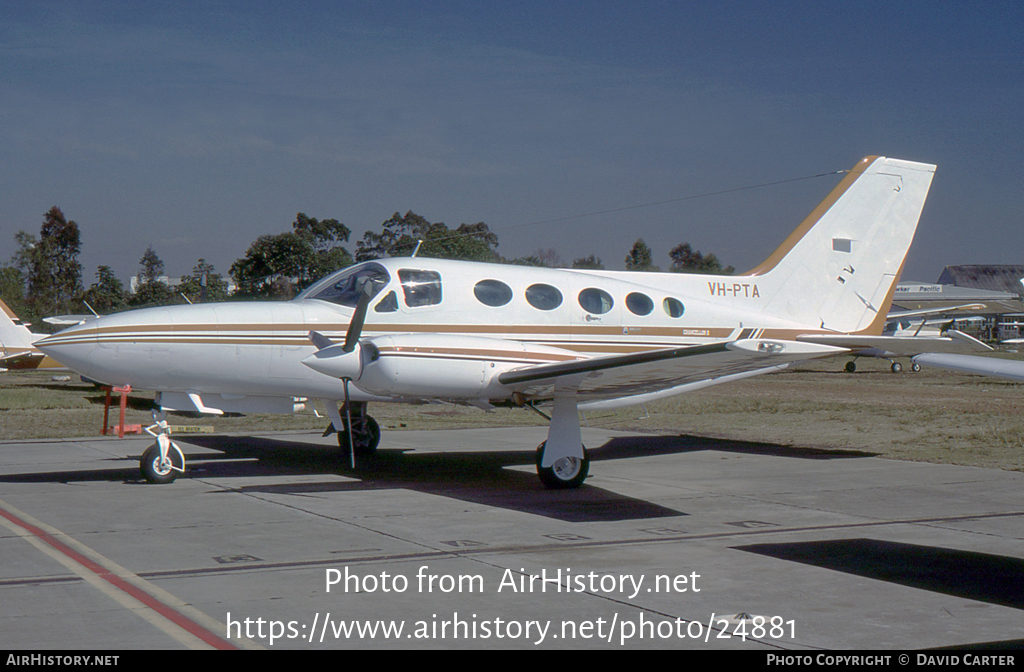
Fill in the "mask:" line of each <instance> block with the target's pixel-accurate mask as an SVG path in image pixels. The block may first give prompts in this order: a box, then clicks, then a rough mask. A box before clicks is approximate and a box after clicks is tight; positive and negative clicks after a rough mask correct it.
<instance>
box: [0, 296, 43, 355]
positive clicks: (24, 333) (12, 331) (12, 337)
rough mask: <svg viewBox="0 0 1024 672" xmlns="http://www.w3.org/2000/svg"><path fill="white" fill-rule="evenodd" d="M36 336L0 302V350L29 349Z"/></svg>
mask: <svg viewBox="0 0 1024 672" xmlns="http://www.w3.org/2000/svg"><path fill="white" fill-rule="evenodd" d="M36 338H38V336H36V335H34V334H33V333H32V332H31V331H29V330H28V327H26V326H25V325H24V324H22V323H21V320H19V319H18V316H17V315H15V314H14V311H13V310H11V309H10V307H8V305H7V304H6V303H4V302H3V301H2V300H0V348H3V349H5V350H6V349H9V348H31V347H32V341H34V340H35V339H36Z"/></svg>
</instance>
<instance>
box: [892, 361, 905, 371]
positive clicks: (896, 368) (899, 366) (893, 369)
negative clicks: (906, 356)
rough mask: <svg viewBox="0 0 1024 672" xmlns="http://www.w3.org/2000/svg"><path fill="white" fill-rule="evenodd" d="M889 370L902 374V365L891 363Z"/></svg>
mask: <svg viewBox="0 0 1024 672" xmlns="http://www.w3.org/2000/svg"><path fill="white" fill-rule="evenodd" d="M891 368H892V372H893V373H903V365H902V364H900V363H899V362H893V363H892V367H891Z"/></svg>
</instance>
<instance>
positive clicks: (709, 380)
mask: <svg viewBox="0 0 1024 672" xmlns="http://www.w3.org/2000/svg"><path fill="white" fill-rule="evenodd" d="M934 171H935V166H932V165H929V164H923V163H913V162H909V161H901V160H898V159H888V158H884V157H868V158H866V159H864V160H863V161H860V162H858V163H857V165H856V166H855V167H854V168H853V169H852V170H851V171H850V172H849V174H847V175H846V176H845V177H844V179H843V180H842V181H841V182H840V183H839V185H838V186H836V188H835V189H833V190H832V192H831V193H830V194H829V195H828V197H827V198H826V199H825V200H824V201H823V202H822V203H821V204H820V205H819V206H818V207H817V208H815V209H814V211H813V212H812V213H811V214H810V215H809V216H808V217H807V218H806V219H805V220H804V221H803V222H802V223H801V224H800V225H799V226H798V227H797V228H796V230H795V231H794V232H793V233H792V234H791V235H790V236H789V237H788V238H787V239H786V240H785V241H784V242H783V243H782V245H781V246H779V248H778V249H776V250H775V252H773V253H772V254H771V255H770V256H769V257H768V259H767V260H765V262H764V263H762V264H760V265H759V266H758V267H757V268H755V269H754V270H753V271H751V272H750V273H748V274H745V275H740V276H708V275H693V274H684V273H639V272H612V271H599V270H578V269H574V270H569V269H551V268H535V267H526V266H508V265H500V264H485V263H474V262H463V261H450V260H443V259H429V258H423V257H416V258H391V259H380V260H375V261H367V262H363V263H361V264H356V265H355V266H351V267H349V268H346V269H343V270H341V271H338V272H337V273H334V274H332V275H330V276H328V277H326V278H324V279H323V280H321V281H319V282H317V283H316V284H314V285H312V286H311V287H309V288H308V289H306V290H305V291H304V292H302V293H301V294H300V295H299V296H297V297H296V298H295V299H294V300H292V301H285V302H235V303H221V304H198V305H194V306H170V307H163V308H151V309H144V310H135V311H127V312H124V313H117V314H114V315H108V316H105V317H101V318H98V319H95V320H89V321H87V322H85V323H83V324H80V325H78V326H73V327H71V328H69V329H65V330H64V331H62V332H60V333H58V334H55V335H53V336H50V337H48V338H46V339H43V340H42V341H40V342H39V343H38V344H37V345H38V347H39V348H40V349H41V350H42V351H44V352H46V353H47V354H51V355H53V356H54V357H56V358H57V359H59V360H60V361H62V362H67V363H68V364H69V365H70V367H71V368H72V369H74V370H75V371H77V372H78V373H80V374H82V375H83V376H86V377H87V378H90V379H92V380H95V381H98V382H102V383H104V384H107V385H116V386H122V385H131V386H132V388H133V389H137V390H154V391H156V392H157V403H158V405H159V406H160V408H162V409H163V410H187V411H198V412H204V413H224V412H241V413H245V412H257V411H260V412H267V411H268V410H270V409H280V410H282V411H289V410H292V409H294V408H297V407H298V405H299V403H300V402H302V401H305V400H306V399H318V400H321V401H322V402H325V403H324V405H325V406H326V407H327V411H328V415H329V417H330V418H331V427H329V428H328V429H329V430H337V431H338V433H339V443H340V444H341V446H342V447H343V448H347V449H348V451H349V453H350V454H352V455H355V454H362V455H370V454H372V453H373V451H374V450H375V449H376V447H377V443H378V441H379V439H380V428H379V426H378V425H377V423H376V422H375V421H374V420H373V418H371V417H370V416H369V415H367V413H366V407H367V403H368V402H374V403H376V402H385V401H389V402H411V401H423V400H441V401H451V402H455V403H462V404H472V405H474V406H479V407H482V408H489V407H492V406H495V405H506V406H519V407H522V406H526V407H529V408H531V409H533V410H539V409H538V408H537V407H538V406H545V407H548V408H550V425H549V429H548V438H547V441H545V442H544V443H543V444H541V446H540V447H538V449H537V451H536V463H537V470H538V475H539V476H540V479H541V481H542V482H543V483H544V484H545V485H546V486H548V487H552V488H571V487H577V486H579V485H581V484H582V483H583V480H584V479H585V478H586V476H587V472H588V469H589V458H588V456H587V453H586V451H585V450H584V448H583V446H582V442H581V433H580V420H579V410H580V409H586V408H594V407H612V406H625V405H630V404H640V403H644V402H646V401H650V400H652V399H658V398H663V397H668V396H672V395H675V394H680V393H683V392H688V391H692V390H696V389H700V388H702V387H706V386H708V385H715V384H719V383H723V382H728V381H733V380H739V379H742V378H746V377H748V376H754V375H758V374H763V373H770V372H772V371H779V370H781V369H784V368H786V367H787V366H789V365H790V364H792V363H794V362H799V361H803V360H808V359H814V358H819V357H830V356H835V355H840V354H849V353H851V352H852V351H854V350H855V349H862V348H865V347H872V346H871V345H870V344H868V345H865V339H866V340H867V342H869V343H870V342H872V341H873V339H879V338H884V337H882V336H881V334H882V328H883V325H884V323H885V321H886V316H887V314H888V312H889V308H890V306H891V304H892V297H893V293H894V292H895V289H896V282H897V280H898V278H899V275H900V271H901V269H902V267H903V263H904V260H905V258H906V255H907V250H908V249H909V247H910V244H911V242H912V241H913V239H914V232H915V229H916V227H917V222H918V218H919V217H920V214H921V209H922V207H923V206H924V202H925V197H926V196H927V194H928V189H929V186H930V185H931V180H932V176H933V174H934ZM851 339H852V342H851ZM918 340H920V339H918ZM892 341H893V339H891V338H889V339H886V344H887V345H891V342H892ZM875 345H878V343H877V342H875ZM341 402H344V405H343V406H342V410H341V411H339V408H338V404H339V403H341ZM350 428H351V431H350ZM161 437H162V438H158V440H157V443H155V444H154V445H153V446H151V447H150V448H149V449H148V450H147V451H146V452H145V453H144V454H143V456H142V460H141V467H142V471H143V474H144V475H145V476H146V478H147V479H149V480H151V481H154V482H169V481H172V480H174V478H175V477H176V476H177V475H178V474H181V473H184V468H185V465H184V455H183V453H182V452H181V451H180V450H179V449H177V448H176V447H175V446H174V444H173V443H172V442H170V441H169V440H167V438H166V436H163V435H162V434H161ZM350 459H352V460H353V461H354V457H353V458H350Z"/></svg>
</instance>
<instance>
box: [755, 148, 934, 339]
mask: <svg viewBox="0 0 1024 672" xmlns="http://www.w3.org/2000/svg"><path fill="white" fill-rule="evenodd" d="M934 174H935V166H933V165H930V164H925V163H914V162H911V161H900V160H899V159H889V158H885V157H875V156H870V157H867V158H865V159H863V160H861V161H860V162H858V163H857V165H856V166H854V168H853V169H852V170H851V171H850V172H849V174H847V176H846V177H845V178H844V179H843V181H842V182H840V183H839V185H838V186H837V187H836V188H835V189H833V190H832V193H830V194H829V195H828V197H827V198H826V199H825V200H824V201H822V202H821V204H819V205H818V207H817V208H815V209H814V211H813V212H811V214H810V215H808V217H807V218H806V219H805V220H804V221H803V222H802V223H801V224H800V226H798V227H797V228H796V230H795V231H793V233H792V234H790V236H789V237H788V238H787V239H786V240H785V241H784V242H783V243H782V245H780V246H779V248H778V249H777V250H775V251H774V252H773V253H772V254H771V255H770V256H769V257H768V258H767V259H766V260H765V261H764V262H763V263H762V264H760V265H759V266H757V267H756V268H754V269H753V270H752V271H750V272H749V273H748V274H747V275H755V276H761V277H762V280H761V282H760V284H762V285H763V286H764V287H765V289H766V290H767V294H765V293H764V292H762V295H764V296H765V299H766V300H765V303H764V306H765V307H764V311H765V312H767V313H771V314H773V315H776V316H778V317H781V318H784V319H786V320H790V321H793V322H799V323H801V324H806V325H814V326H815V327H817V328H821V329H824V330H827V331H836V332H843V333H853V332H858V333H865V334H880V333H881V330H882V326H883V324H884V323H885V316H886V314H887V313H888V311H889V306H890V305H891V304H892V294H893V291H895V288H896V282H897V281H898V280H899V276H900V272H901V271H902V269H903V262H904V260H905V259H906V256H907V250H908V249H909V248H910V243H911V242H912V241H913V240H914V231H915V230H916V229H917V222H918V219H919V218H920V216H921V210H922V208H923V207H924V202H925V198H926V197H927V196H928V189H929V187H930V186H931V182H932V177H933V176H934Z"/></svg>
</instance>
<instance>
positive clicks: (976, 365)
mask: <svg viewBox="0 0 1024 672" xmlns="http://www.w3.org/2000/svg"><path fill="white" fill-rule="evenodd" d="M914 361H915V362H916V363H919V364H924V365H925V366H934V367H938V368H940V369H947V370H949V371H960V372H962V373H976V374H978V375H979V376H996V377H997V378H1008V379H1010V380H1021V381H1024V362H1019V361H1014V360H1008V359H998V358H996V357H980V356H978V355H952V354H947V353H935V352H929V353H925V354H923V355H917V356H916V357H914Z"/></svg>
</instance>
